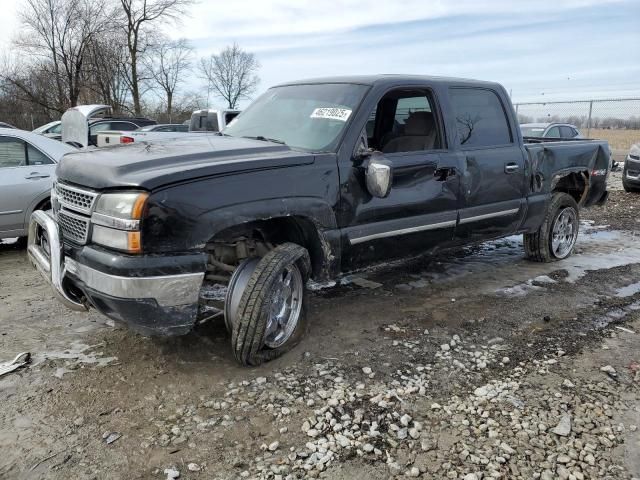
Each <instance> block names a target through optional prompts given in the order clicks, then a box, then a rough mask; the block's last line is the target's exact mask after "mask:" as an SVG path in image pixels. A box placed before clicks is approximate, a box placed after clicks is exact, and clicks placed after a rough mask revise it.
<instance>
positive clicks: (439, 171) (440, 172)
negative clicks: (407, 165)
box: [433, 167, 456, 182]
mask: <svg viewBox="0 0 640 480" xmlns="http://www.w3.org/2000/svg"><path fill="white" fill-rule="evenodd" d="M455 175H456V168H455V167H440V168H436V170H435V172H433V176H434V177H436V180H437V181H439V182H444V181H445V180H446V179H447V178H449V177H454V176H455Z"/></svg>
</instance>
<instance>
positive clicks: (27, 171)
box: [0, 128, 75, 239]
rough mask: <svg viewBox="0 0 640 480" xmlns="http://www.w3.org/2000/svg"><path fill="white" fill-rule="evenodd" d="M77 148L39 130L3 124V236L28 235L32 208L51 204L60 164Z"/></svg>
mask: <svg viewBox="0 0 640 480" xmlns="http://www.w3.org/2000/svg"><path fill="white" fill-rule="evenodd" d="M73 151H75V148H73V147H71V146H69V145H65V144H63V143H60V142H58V141H56V140H51V139H50V138H47V137H45V136H43V135H39V134H37V133H32V132H26V131H24V130H16V129H10V128H0V239H2V238H11V237H24V236H26V235H27V229H28V226H29V217H30V216H31V212H33V211H34V210H39V209H48V208H50V202H49V195H50V191H51V185H52V184H53V180H54V176H55V169H56V165H57V163H58V162H59V161H60V159H61V158H62V156H63V155H64V154H65V153H69V152H73Z"/></svg>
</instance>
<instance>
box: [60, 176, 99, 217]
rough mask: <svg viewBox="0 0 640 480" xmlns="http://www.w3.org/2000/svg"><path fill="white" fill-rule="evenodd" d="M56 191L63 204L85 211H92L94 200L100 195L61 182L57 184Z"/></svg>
mask: <svg viewBox="0 0 640 480" xmlns="http://www.w3.org/2000/svg"><path fill="white" fill-rule="evenodd" d="M56 192H57V194H58V201H59V202H60V204H61V205H63V206H66V207H68V208H70V209H72V210H77V211H79V212H83V213H91V208H92V207H93V202H94V201H95V199H96V197H97V196H98V194H97V193H93V192H90V191H87V190H80V189H78V188H74V187H70V186H68V185H63V184H61V183H58V184H57V186H56Z"/></svg>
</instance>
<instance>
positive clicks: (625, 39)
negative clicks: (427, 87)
mask: <svg viewBox="0 0 640 480" xmlns="http://www.w3.org/2000/svg"><path fill="white" fill-rule="evenodd" d="M96 1H100V0H96ZM22 4H23V0H0V6H1V7H2V14H0V48H3V49H4V48H9V45H10V39H11V37H12V35H13V34H14V33H15V32H16V31H17V30H18V29H19V28H20V25H19V21H18V15H17V10H18V9H19V8H20V7H21V5H22ZM639 19H640V0H535V1H529V0H478V1H475V0H382V1H378V0H369V1H367V0H334V1H318V0H311V1H306V0H233V1H231V2H228V1H215V0H201V1H200V2H199V3H198V4H197V5H194V6H193V7H192V8H191V16H190V17H186V18H184V21H183V22H182V25H179V26H167V27H166V30H167V31H168V33H169V34H170V35H171V36H173V37H178V36H186V37H187V38H189V39H190V40H191V42H192V44H193V46H194V47H195V48H196V49H197V54H198V56H202V55H208V54H210V53H214V52H217V51H219V50H220V49H221V48H223V47H224V46H225V45H228V44H230V43H232V42H234V41H236V42H238V43H239V44H240V46H241V47H243V48H244V49H246V50H249V51H252V52H254V53H255V54H256V55H257V57H258V59H259V61H260V63H261V65H262V68H261V70H260V77H261V79H262V83H261V90H262V89H265V88H267V87H268V86H270V85H273V84H276V83H279V82H283V81H287V80H292V79H298V78H308V77H318V76H327V75H342V74H357V73H416V74H418V73H422V74H431V75H452V76H461V77H471V78H478V79H483V80H494V81H499V82H501V83H503V84H504V85H505V86H506V88H507V89H508V90H511V91H512V92H513V99H514V101H537V100H544V99H547V100H549V99H578V98H591V97H595V98H609V97H622V96H640V22H639ZM190 85H192V86H194V87H196V86H197V85H198V81H197V80H192V81H191V82H190Z"/></svg>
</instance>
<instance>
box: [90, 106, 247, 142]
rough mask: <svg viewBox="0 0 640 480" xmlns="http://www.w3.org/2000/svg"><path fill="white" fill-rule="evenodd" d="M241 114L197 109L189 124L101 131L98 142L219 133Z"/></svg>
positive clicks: (161, 138) (133, 140)
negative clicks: (132, 130)
mask: <svg viewBox="0 0 640 480" xmlns="http://www.w3.org/2000/svg"><path fill="white" fill-rule="evenodd" d="M239 114H240V111H239V110H196V111H195V112H193V114H191V120H190V121H189V124H188V125H185V124H182V125H155V126H149V127H143V128H140V129H138V130H136V131H134V132H121V131H120V132H118V131H114V132H101V133H100V134H98V139H97V142H96V143H97V146H98V147H108V146H113V145H119V144H126V143H135V142H149V141H157V140H170V139H173V138H181V137H182V135H183V134H186V133H187V132H189V133H193V132H198V133H207V132H208V133H217V132H220V131H222V130H223V129H224V128H225V127H226V126H227V125H228V124H229V123H230V122H231V121H233V119H234V118H236V117H237V116H238V115H239ZM163 127H167V128H163Z"/></svg>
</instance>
